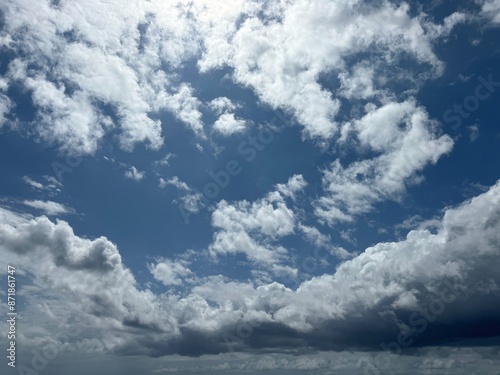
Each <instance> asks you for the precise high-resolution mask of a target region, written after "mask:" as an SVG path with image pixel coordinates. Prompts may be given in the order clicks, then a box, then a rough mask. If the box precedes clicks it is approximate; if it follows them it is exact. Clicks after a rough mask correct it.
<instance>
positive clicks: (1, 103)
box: [0, 77, 13, 129]
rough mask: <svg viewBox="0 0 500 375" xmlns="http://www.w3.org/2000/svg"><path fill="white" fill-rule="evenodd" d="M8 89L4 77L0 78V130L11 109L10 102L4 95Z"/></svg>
mask: <svg viewBox="0 0 500 375" xmlns="http://www.w3.org/2000/svg"><path fill="white" fill-rule="evenodd" d="M8 88H9V82H8V81H7V80H6V79H5V78H4V77H0V129H1V128H2V126H3V125H4V124H5V123H6V121H7V120H6V115H7V114H8V113H9V112H10V110H11V109H12V107H13V103H12V101H11V100H10V99H9V97H8V96H7V95H5V94H4V93H5V92H6V91H7V89H8Z"/></svg>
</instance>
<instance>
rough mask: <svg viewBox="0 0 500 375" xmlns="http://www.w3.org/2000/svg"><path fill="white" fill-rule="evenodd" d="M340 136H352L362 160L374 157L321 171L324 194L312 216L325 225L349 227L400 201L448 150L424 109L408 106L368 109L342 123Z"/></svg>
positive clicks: (448, 142)
mask: <svg viewBox="0 0 500 375" xmlns="http://www.w3.org/2000/svg"><path fill="white" fill-rule="evenodd" d="M343 132H344V134H343V136H344V138H345V139H349V134H351V135H353V137H354V138H355V140H354V142H355V144H357V145H358V146H359V147H360V148H361V151H362V152H361V155H363V151H368V152H372V153H373V152H374V153H376V155H378V156H375V157H373V158H370V159H361V160H356V161H354V162H352V163H351V164H349V165H348V166H346V167H344V166H343V165H342V164H341V162H340V160H336V161H334V162H333V163H332V164H331V166H330V168H329V169H327V170H325V171H324V176H323V186H324V190H325V193H326V194H325V195H324V196H323V197H321V198H319V199H318V200H317V201H316V208H315V213H316V215H317V216H318V217H319V218H320V220H321V221H324V222H326V223H328V224H330V225H333V224H334V223H335V222H337V221H352V220H353V219H354V216H355V215H359V214H362V213H366V212H368V211H370V210H371V209H372V208H373V204H374V203H376V202H378V201H382V200H384V199H392V200H398V199H400V198H401V196H402V195H403V194H404V193H405V190H406V187H407V186H408V185H411V184H414V183H416V182H419V181H420V179H421V177H420V176H419V175H418V173H419V172H420V171H421V170H422V169H423V168H424V167H425V166H427V165H429V164H435V163H436V162H437V161H438V159H439V158H440V157H441V156H442V155H444V154H446V153H448V152H450V151H451V148H452V146H453V141H452V140H451V138H450V137H449V136H447V135H443V136H439V134H438V131H437V126H436V123H435V122H434V121H432V120H430V119H429V117H428V114H427V112H426V111H425V109H423V108H422V107H418V106H417V105H416V104H415V102H414V101H411V100H408V101H405V102H401V103H394V102H389V103H387V104H385V105H383V106H380V107H375V106H367V113H366V114H365V115H364V116H363V117H361V118H360V119H357V120H354V121H352V122H350V123H347V124H346V125H345V126H344V129H343ZM348 144H349V145H350V144H351V143H348Z"/></svg>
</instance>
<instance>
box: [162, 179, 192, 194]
mask: <svg viewBox="0 0 500 375" xmlns="http://www.w3.org/2000/svg"><path fill="white" fill-rule="evenodd" d="M169 185H171V186H174V187H176V188H177V189H179V190H184V191H188V192H189V191H191V188H190V187H189V185H188V184H186V183H185V182H184V181H181V180H180V179H179V177H177V176H174V177H172V178H170V179H168V180H164V179H163V178H161V177H160V183H159V186H160V188H161V189H163V188H165V187H167V186H169Z"/></svg>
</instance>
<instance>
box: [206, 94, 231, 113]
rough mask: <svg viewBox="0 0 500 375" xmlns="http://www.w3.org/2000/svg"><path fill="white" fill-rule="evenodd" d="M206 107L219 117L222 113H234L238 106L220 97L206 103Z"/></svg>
mask: <svg viewBox="0 0 500 375" xmlns="http://www.w3.org/2000/svg"><path fill="white" fill-rule="evenodd" d="M208 107H209V108H210V109H211V110H212V111H214V112H215V113H216V114H218V115H221V114H223V113H224V112H231V111H234V110H235V109H236V108H238V106H237V105H236V104H235V103H233V102H232V101H231V99H229V98H226V97H225V96H221V97H218V98H215V99H214V100H212V101H211V102H209V103H208Z"/></svg>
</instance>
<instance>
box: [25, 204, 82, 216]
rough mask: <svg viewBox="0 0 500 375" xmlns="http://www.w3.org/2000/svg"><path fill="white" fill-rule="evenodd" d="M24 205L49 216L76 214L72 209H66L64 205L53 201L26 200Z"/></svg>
mask: <svg viewBox="0 0 500 375" xmlns="http://www.w3.org/2000/svg"><path fill="white" fill-rule="evenodd" d="M23 204H24V205H26V206H29V207H32V208H36V209H37V210H40V211H42V212H44V213H45V214H46V215H49V216H55V215H64V214H70V213H74V210H73V209H72V208H69V207H66V206H65V205H64V204H62V203H57V202H52V201H41V200H24V201H23Z"/></svg>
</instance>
